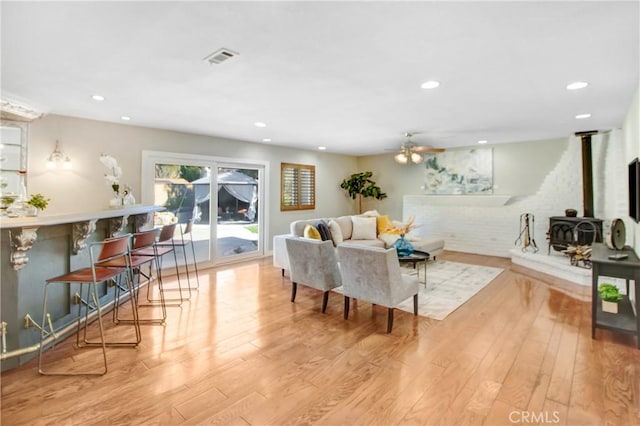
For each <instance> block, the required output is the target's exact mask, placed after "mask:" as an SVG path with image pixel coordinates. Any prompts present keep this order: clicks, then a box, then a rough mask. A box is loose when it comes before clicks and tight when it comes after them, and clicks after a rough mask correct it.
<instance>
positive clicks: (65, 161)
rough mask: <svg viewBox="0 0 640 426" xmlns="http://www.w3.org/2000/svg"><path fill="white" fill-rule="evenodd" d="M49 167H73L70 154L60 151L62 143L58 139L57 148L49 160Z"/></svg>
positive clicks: (66, 168) (50, 168) (67, 168)
mask: <svg viewBox="0 0 640 426" xmlns="http://www.w3.org/2000/svg"><path fill="white" fill-rule="evenodd" d="M47 169H49V170H53V169H64V170H69V169H71V159H70V158H69V156H68V155H64V154H63V153H62V151H60V143H59V142H58V141H56V148H55V149H54V150H53V152H52V153H51V155H50V156H49V159H48V160H47Z"/></svg>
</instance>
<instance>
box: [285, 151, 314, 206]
mask: <svg viewBox="0 0 640 426" xmlns="http://www.w3.org/2000/svg"><path fill="white" fill-rule="evenodd" d="M280 180H281V194H280V197H281V198H280V210H282V211H284V210H310V209H315V208H316V167H315V166H307V165H304V164H291V163H281V164H280Z"/></svg>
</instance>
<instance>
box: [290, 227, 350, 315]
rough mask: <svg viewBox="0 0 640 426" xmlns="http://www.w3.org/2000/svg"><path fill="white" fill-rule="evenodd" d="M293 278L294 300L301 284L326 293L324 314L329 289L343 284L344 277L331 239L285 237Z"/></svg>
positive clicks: (292, 298)
mask: <svg viewBox="0 0 640 426" xmlns="http://www.w3.org/2000/svg"><path fill="white" fill-rule="evenodd" d="M286 246H287V254H288V256H289V266H290V269H289V274H290V278H291V283H292V287H291V302H295V300H296V292H297V290H298V284H302V285H305V286H307V287H312V288H315V289H317V290H322V291H323V292H324V294H323V297H322V313H324V312H325V311H326V310H327V303H328V301H329V290H331V289H332V288H336V287H340V286H341V285H342V280H341V277H340V271H339V270H338V263H337V261H336V253H335V249H334V248H333V243H332V242H331V241H319V240H311V239H308V238H300V237H290V238H287V239H286Z"/></svg>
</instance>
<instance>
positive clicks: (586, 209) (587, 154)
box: [576, 130, 598, 217]
mask: <svg viewBox="0 0 640 426" xmlns="http://www.w3.org/2000/svg"><path fill="white" fill-rule="evenodd" d="M597 134H598V131H597V130H592V131H588V132H578V133H576V136H579V137H580V139H581V140H582V206H583V216H584V217H593V158H592V154H591V136H592V135H597Z"/></svg>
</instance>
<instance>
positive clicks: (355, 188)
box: [340, 172, 387, 213]
mask: <svg viewBox="0 0 640 426" xmlns="http://www.w3.org/2000/svg"><path fill="white" fill-rule="evenodd" d="M371 176H373V172H361V173H354V174H352V175H351V176H350V177H349V179H345V180H343V181H342V183H341V184H340V188H342V189H344V190H346V191H347V192H348V193H349V196H350V197H351V198H353V199H354V200H355V199H356V198H358V212H359V213H362V199H363V198H368V197H373V198H375V199H377V200H382V199H383V198H387V194H385V193H384V192H382V189H380V187H379V186H377V185H376V183H375V182H374V181H372V180H371Z"/></svg>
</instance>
